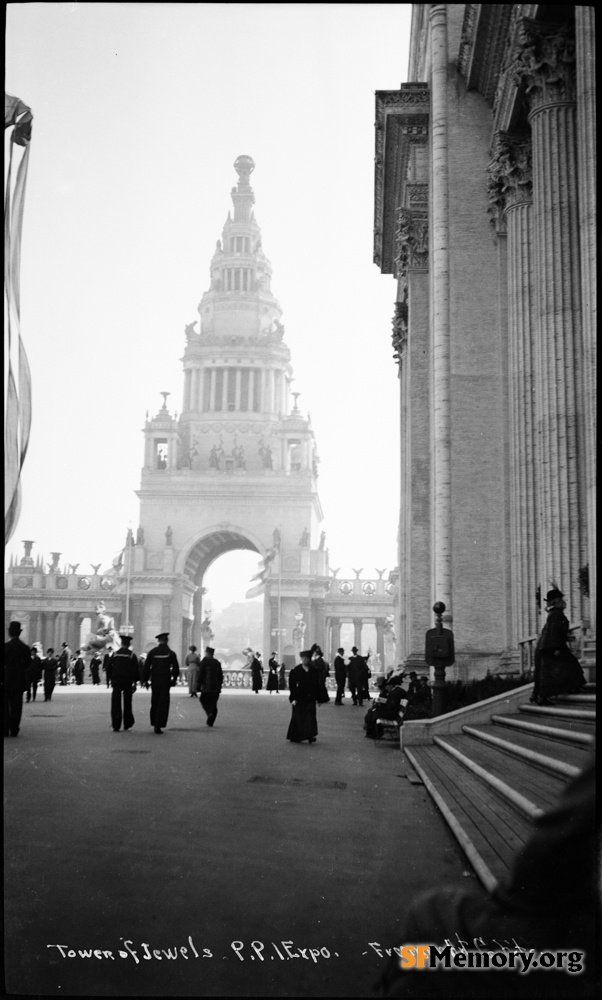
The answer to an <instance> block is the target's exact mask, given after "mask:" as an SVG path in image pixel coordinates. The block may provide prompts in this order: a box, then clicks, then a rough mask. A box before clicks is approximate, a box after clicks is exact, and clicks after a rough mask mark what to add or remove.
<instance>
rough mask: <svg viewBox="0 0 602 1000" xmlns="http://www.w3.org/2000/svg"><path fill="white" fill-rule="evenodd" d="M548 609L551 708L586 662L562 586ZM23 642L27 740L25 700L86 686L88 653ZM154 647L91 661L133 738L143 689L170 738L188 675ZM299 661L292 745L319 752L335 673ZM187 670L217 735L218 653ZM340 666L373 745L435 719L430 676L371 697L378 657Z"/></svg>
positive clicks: (392, 681)
mask: <svg viewBox="0 0 602 1000" xmlns="http://www.w3.org/2000/svg"><path fill="white" fill-rule="evenodd" d="M546 603H547V612H548V617H547V621H546V624H545V626H544V628H543V630H542V633H541V636H540V639H539V641H538V644H537V649H536V659H535V663H536V669H535V684H534V692H533V697H532V700H533V701H535V702H536V703H537V704H538V705H550V704H552V703H551V702H550V700H549V699H550V696H553V695H556V694H560V693H563V692H565V691H579V690H582V689H583V685H584V683H585V679H584V676H583V672H582V670H581V667H580V665H579V661H578V660H577V659H576V658H575V657H574V656H573V654H572V653H571V651H570V650H569V648H568V645H567V641H568V630H569V623H568V620H567V619H566V618H565V616H564V614H563V612H564V609H565V607H566V604H565V602H564V595H563V594H562V592H561V591H560V590H559V589H558V588H556V587H555V588H553V589H552V590H550V591H549V592H548V594H547V595H546ZM20 634H21V626H20V624H19V622H11V623H10V626H9V642H8V643H6V645H5V676H4V683H5V699H4V733H5V735H7V736H16V735H17V734H18V732H19V726H20V719H21V710H22V703H23V693H25V694H26V699H27V701H35V700H36V698H37V691H38V686H39V684H40V683H42V684H43V691H44V701H51V700H52V694H53V691H54V688H55V686H56V684H57V683H58V684H59V685H61V686H66V685H67V684H69V683H74V684H76V685H81V684H83V683H84V677H85V671H86V662H85V658H84V651H83V650H82V649H78V650H77V651H76V653H75V655H73V654H72V653H71V650H70V649H69V646H68V644H67V643H66V642H64V643H63V644H62V648H61V651H60V652H59V653H58V655H55V651H54V649H53V648H52V647H50V648H48V649H47V651H46V655H45V656H40V651H41V649H40V644H39V643H35V644H34V646H33V647H32V648H31V649H30V647H29V646H27V645H26V644H25V643H24V642H22V641H21V639H20V638H19V636H20ZM155 638H156V640H157V646H155V647H154V648H152V649H151V650H150V651H149V652H148V653H147V654H146V655H145V654H141V655H140V656H136V655H135V654H134V652H133V651H132V650H131V648H130V645H131V642H132V637H131V636H130V635H120V636H119V640H120V642H121V646H120V647H119V648H118V649H113V648H112V647H111V646H110V645H107V646H106V647H105V649H104V650H101V651H96V652H94V654H93V656H92V658H91V660H90V665H89V670H90V677H91V680H92V684H93V685H95V686H98V685H100V683H101V679H100V675H101V670H103V671H104V674H105V683H106V685H107V687H108V688H111V689H112V695H111V723H112V728H113V729H114V730H115V731H116V732H118V731H119V730H120V728H121V726H122V724H123V728H124V729H125V730H128V729H131V728H132V726H133V725H134V716H133V713H132V694H133V692H134V691H135V690H136V688H137V686H138V685H140V686H141V687H144V688H146V689H148V688H150V691H151V708H150V723H151V726H152V727H153V730H154V732H155V733H157V734H160V733H162V732H163V729H164V727H165V726H166V724H167V719H168V715H169V692H170V688H171V687H173V686H174V685H175V684H176V683H177V682H178V678H179V677H180V666H179V663H178V658H177V656H176V654H175V652H174V651H173V650H171V649H170V648H169V645H168V639H169V633H168V632H161V633H159V634H158V635H157V636H156V637H155ZM245 653H246V654H247V667H248V668H249V669H250V671H251V680H252V685H251V686H252V690H253V691H254V692H255V693H256V694H258V693H259V692H260V691H261V690H262V689H263V680H264V667H263V663H262V657H261V653H259V652H254V651H253V650H252V649H247V650H245ZM299 659H300V663H298V664H297V665H296V666H294V667H293V668H292V669H291V671H290V673H289V675H288V689H289V700H290V702H291V707H292V715H291V721H290V725H289V729H288V732H287V739H288V740H290V741H291V742H292V743H301V742H304V741H307V742H309V743H314V742H315V740H316V737H317V735H318V727H317V716H316V706H317V705H320V704H325V703H327V702H329V701H330V695H329V693H328V678H329V676H330V666H329V664H328V663H327V661H326V660H325V658H324V654H323V652H322V649H321V648H320V646H319V645H318V644H317V643H314V645H313V646H311V647H310V648H309V649H306V650H302V651H301V652H300V654H299ZM185 666H186V672H187V680H188V687H189V694H190V697H193V698H197V697H199V698H200V703H201V705H202V707H203V709H204V711H205V714H206V716H207V720H206V721H207V725H208V726H213V725H214V723H215V720H216V718H217V712H218V708H217V703H218V700H219V696H220V693H221V690H222V686H223V683H224V672H223V669H222V665H221V663H220V661H219V660H217V659H216V657H215V650H214V649H213V648H212V647H210V646H208V647H207V648H206V649H205V654H204V656H203V657H201V656H200V655H199V653H198V650H197V648H196V646H194V645H191V646H190V647H189V651H188V654H187V656H186V660H185ZM333 666H334V680H335V684H336V695H335V699H334V704H335V705H336V706H338V707H342V706H343V704H344V699H345V696H346V691H348V692H349V694H350V696H351V701H352V705H353V706H358V707H362V706H363V705H364V703H365V702H370V706H369V708H368V711H367V712H366V715H365V716H364V729H365V732H366V737H367V738H369V739H378V738H380V737H381V736H382V735H383V725H382V723H383V722H386V721H388V720H393V721H396V722H398V723H399V724H400V725H401V724H402V723H403V722H404V721H409V720H411V719H420V718H428V717H429V716H430V715H431V711H432V693H431V688H430V684H429V679H428V677H426V676H421V677H418V675H417V673H416V671H410V672H409V673H408V674H406V672H405V670H404V669H403V668H402V667H401V666H399V667H397V669H393V668H391V669H390V670H389V671H388V672H387V674H386V675H385V676H384V677H379V678H377V680H376V685H377V689H378V690H377V694H376V697H375V698H371V694H370V678H371V676H372V674H371V670H370V667H369V656H363V655H362V654H361V653H360V651H359V649H358V648H357V646H352V648H351V655H350V656H349V658H348V660H346V658H345V650H344V648H343V647H340V648H339V649H338V650H337V655H336V656H335V658H334V664H333ZM285 684H286V672H285V669H284V666H283V665H282V664H279V663H278V660H277V654H276V653H275V652H272V654H271V656H270V659H269V663H268V668H267V678H266V690H267V691H268V692H269V693H270V694H272V693H274V692H276V693H278V692H279V691H281V690H283V689H284V688H285Z"/></svg>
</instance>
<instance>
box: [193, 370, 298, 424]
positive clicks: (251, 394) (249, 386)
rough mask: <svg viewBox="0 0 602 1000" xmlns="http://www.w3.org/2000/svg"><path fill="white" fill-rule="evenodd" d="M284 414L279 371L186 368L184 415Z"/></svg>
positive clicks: (283, 390)
mask: <svg viewBox="0 0 602 1000" xmlns="http://www.w3.org/2000/svg"><path fill="white" fill-rule="evenodd" d="M214 410H215V411H218V412H219V411H222V412H223V411H225V412H239V411H240V412H243V413H247V412H257V413H275V414H278V413H286V412H287V382H286V377H285V374H284V372H283V371H282V370H281V369H279V368H273V367H271V368H252V367H240V368H239V367H230V366H214V367H211V368H203V367H202V366H200V365H198V366H195V367H191V368H187V369H186V372H185V381H184V412H185V413H187V412H193V413H207V412H212V411H214Z"/></svg>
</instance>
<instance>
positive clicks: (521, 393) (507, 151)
mask: <svg viewBox="0 0 602 1000" xmlns="http://www.w3.org/2000/svg"><path fill="white" fill-rule="evenodd" d="M579 26H580V21H579V19H578V28H579ZM581 29H583V25H581ZM579 34H581V35H583V36H584V37H585V34H586V33H584V31H583V30H581V32H579V30H578V36H579ZM518 38H519V43H518V48H517V52H516V54H515V55H516V62H515V72H516V73H517V75H518V77H519V78H520V79H521V81H522V84H523V85H524V87H525V90H526V94H527V100H528V107H529V112H528V121H529V125H530V132H524V133H521V134H519V135H510V134H507V133H503V134H502V133H498V135H497V136H496V142H495V146H496V148H495V149H494V159H493V161H492V164H491V165H490V172H491V178H492V188H493V189H494V190H495V189H496V186H497V194H498V196H499V202H500V208H501V210H502V211H503V212H504V215H505V218H506V222H507V241H508V246H507V262H508V272H507V273H508V365H509V425H510V426H509V430H510V496H511V503H510V514H511V521H510V534H511V540H510V546H511V566H512V587H513V602H512V606H513V618H514V622H513V639H514V642H516V641H518V640H520V639H523V638H526V637H527V636H528V635H532V634H534V633H535V632H536V631H537V629H538V620H537V604H536V592H537V588H538V587H539V588H540V591H539V592H540V603H541V604H542V605H543V603H544V602H545V594H546V591H547V590H549V589H550V588H551V587H552V586H553V585H554V584H556V585H558V586H559V587H560V588H561V589H562V591H563V592H564V594H565V595H566V599H567V603H568V609H569V611H568V613H569V615H570V617H571V620H572V621H573V622H575V621H579V620H581V619H582V618H583V617H584V616H585V614H586V612H587V610H589V612H590V615H591V617H593V615H594V613H595V612H594V609H595V576H594V575H593V567H594V566H595V557H594V555H593V552H594V549H595V537H596V530H595V514H594V499H595V486H594V485H593V484H594V483H595V443H594V432H593V429H592V428H593V427H594V426H595V417H594V416H593V415H594V414H595V388H594V380H595V365H596V348H595V333H594V332H593V331H594V328H595V305H594V303H595V292H596V288H595V280H596V278H595V269H594V268H593V266H592V262H591V260H590V258H589V251H590V250H591V244H592V229H593V225H594V222H593V220H592V218H591V213H590V210H589V207H586V208H585V209H584V208H583V207H582V206H583V205H585V206H589V205H590V203H591V201H593V202H594V204H595V177H594V171H593V165H592V162H591V161H592V157H593V156H595V153H594V148H593V139H592V136H593V126H592V128H590V130H589V131H590V133H591V134H590V140H591V141H592V145H590V146H589V147H588V121H584V122H583V126H582V131H581V132H579V133H578V129H577V124H578V123H577V114H578V112H577V89H576V87H577V79H576V74H575V40H574V37H573V35H572V31H571V30H570V29H569V28H568V27H567V26H565V25H561V26H559V25H543V24H539V23H535V22H533V21H528V20H525V21H524V22H523V24H522V31H521V32H520V33H519V35H518ZM584 44H585V42H584V40H583V38H582V39H581V45H582V46H583V45H584ZM579 64H580V87H581V90H582V91H583V92H584V93H586V92H587V91H588V90H589V89H591V85H592V79H590V76H591V74H592V73H593V72H594V66H593V65H591V60H590V59H589V58H587V56H586V53H581V55H580V59H579ZM590 125H591V123H590ZM588 564H589V571H590V602H589V606H588V605H587V603H586V602H585V600H584V597H583V593H582V586H581V581H580V574H581V573H582V571H583V568H584V567H585V566H586V565H588Z"/></svg>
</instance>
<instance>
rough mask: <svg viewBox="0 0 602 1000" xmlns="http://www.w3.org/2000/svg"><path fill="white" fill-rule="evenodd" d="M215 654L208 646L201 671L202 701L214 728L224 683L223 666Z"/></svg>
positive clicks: (209, 723) (210, 723) (209, 724)
mask: <svg viewBox="0 0 602 1000" xmlns="http://www.w3.org/2000/svg"><path fill="white" fill-rule="evenodd" d="M214 653H215V650H214V649H212V647H211V646H207V648H206V649H205V655H204V657H203V659H202V660H201V671H200V674H199V687H200V690H201V698H200V701H201V705H202V706H203V708H204V709H205V712H206V713H207V725H208V726H212V725H213V723H214V722H215V720H216V718H217V703H218V700H219V696H220V692H221V690H222V684H223V682H224V672H223V670H222V665H221V663H220V661H219V660H216V659H215V657H214V655H213V654H214Z"/></svg>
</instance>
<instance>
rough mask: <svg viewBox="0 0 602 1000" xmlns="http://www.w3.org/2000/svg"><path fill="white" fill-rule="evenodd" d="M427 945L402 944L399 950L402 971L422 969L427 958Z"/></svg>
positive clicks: (428, 950)
mask: <svg viewBox="0 0 602 1000" xmlns="http://www.w3.org/2000/svg"><path fill="white" fill-rule="evenodd" d="M429 952H430V948H429V946H428V944H404V945H402V946H401V948H400V949H399V956H400V959H401V963H400V964H401V968H402V969H424V967H425V965H426V960H427V958H428V957H429Z"/></svg>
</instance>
